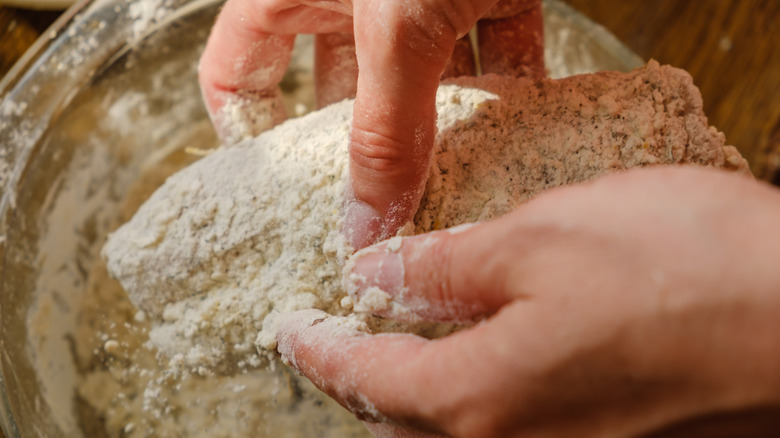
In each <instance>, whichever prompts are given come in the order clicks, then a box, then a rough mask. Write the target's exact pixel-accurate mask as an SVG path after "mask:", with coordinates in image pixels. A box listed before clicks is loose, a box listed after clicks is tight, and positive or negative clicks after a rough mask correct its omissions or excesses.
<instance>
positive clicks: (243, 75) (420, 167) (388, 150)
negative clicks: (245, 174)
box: [200, 0, 544, 248]
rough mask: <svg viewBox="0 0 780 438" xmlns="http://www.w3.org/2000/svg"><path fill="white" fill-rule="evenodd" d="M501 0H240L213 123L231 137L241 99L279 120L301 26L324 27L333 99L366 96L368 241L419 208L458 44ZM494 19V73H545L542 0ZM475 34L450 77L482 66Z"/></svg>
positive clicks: (503, 10)
mask: <svg viewBox="0 0 780 438" xmlns="http://www.w3.org/2000/svg"><path fill="white" fill-rule="evenodd" d="M495 3H496V0H457V1H444V0H432V1H423V0H398V1H385V0H353V1H350V0H340V1H336V0H319V1H309V0H229V1H228V2H227V3H226V4H225V7H224V9H223V10H222V12H221V13H220V15H219V18H218V19H217V22H216V24H215V25H214V29H213V30H212V34H211V36H210V38H209V41H208V44H207V46H206V50H205V52H204V53H203V57H202V59H201V63H200V83H201V88H202V91H203V94H204V97H205V100H206V104H207V106H208V108H209V112H210V114H211V116H212V120H213V121H214V122H215V125H216V127H217V130H218V131H219V132H220V133H221V136H222V137H223V138H224V137H229V136H230V135H232V134H231V133H229V132H228V130H227V129H226V126H225V124H226V121H225V120H224V119H225V117H226V113H230V112H233V109H234V108H235V107H238V108H240V109H241V111H238V112H239V113H241V112H243V113H246V112H249V113H250V120H248V123H249V124H250V125H260V124H263V123H265V124H266V125H270V124H273V123H277V122H278V121H279V117H277V116H275V115H274V114H277V112H276V111H277V110H279V109H280V108H281V104H280V103H279V102H278V100H277V98H278V91H277V87H276V85H277V84H278V83H279V82H280V80H281V79H282V76H283V74H284V71H285V69H286V68H287V64H288V62H289V59H290V51H291V50H292V45H293V41H294V37H295V34H297V33H317V34H322V36H321V37H320V38H319V39H318V42H317V45H316V47H317V54H318V57H317V58H318V66H317V67H316V68H315V70H316V71H317V76H318V78H317V82H318V85H320V86H321V87H320V89H319V90H318V96H319V97H320V100H321V102H323V103H328V102H332V101H336V100H341V99H343V98H346V97H351V95H354V94H355V93H356V94H357V97H356V101H355V111H354V117H353V123H352V134H351V143H350V146H349V147H350V176H351V194H350V199H348V200H347V206H346V211H345V214H346V220H345V224H346V225H345V232H346V234H347V237H348V238H349V240H350V242H351V243H352V245H353V246H354V247H355V248H362V247H364V246H366V245H368V244H371V243H373V242H375V241H377V240H380V239H382V238H384V237H388V236H390V235H392V234H394V233H395V232H396V230H397V229H398V228H399V227H400V226H402V225H403V224H404V223H406V222H407V221H408V220H409V219H411V216H412V215H413V214H414V211H415V210H416V208H417V205H418V204H419V201H420V197H421V196H422V191H423V186H424V184H425V180H426V178H427V175H428V169H429V165H430V157H431V148H432V145H433V138H434V134H435V120H436V108H435V97H436V89H437V88H438V84H439V80H440V77H441V76H442V72H443V71H444V70H445V66H446V65H447V63H448V60H450V56H451V55H452V54H453V51H454V50H455V47H456V41H457V40H458V39H459V38H462V37H463V36H464V35H466V34H467V32H468V31H469V30H470V29H471V27H472V26H473V25H474V24H475V23H476V22H477V20H478V19H479V18H480V17H483V16H484V15H485V14H486V13H487V12H488V10H489V8H490V7H491V6H493V4H495ZM489 18H490V20H487V21H484V22H483V24H481V25H480V27H479V30H480V32H479V34H480V40H481V41H482V44H481V47H480V49H481V56H482V67H483V72H500V73H505V74H506V73H514V74H533V75H544V65H543V60H542V55H543V50H542V16H541V1H540V0H502V2H501V3H499V4H498V5H496V8H495V9H494V10H493V11H492V12H491V15H490V16H489ZM353 33H354V36H355V38H354V42H355V50H354V51H353V50H352V49H351V44H352V38H351V37H349V34H353ZM338 34H341V36H338ZM345 35H346V36H345ZM464 41H465V40H461V42H460V43H458V44H457V47H460V49H459V50H457V51H456V53H457V55H456V60H455V61H454V62H451V64H450V68H449V73H448V74H451V75H457V74H460V73H473V66H469V65H468V64H469V63H470V62H471V59H470V57H471V52H470V50H468V49H467V50H465V51H464V50H463V44H464ZM466 44H467V43H466ZM353 54H356V60H357V63H355V59H354V56H355V55H353ZM357 64H360V77H359V78H358V80H357V83H356V84H355V77H356V76H357ZM255 106H259V107H258V108H255V110H254V113H253V112H252V109H251V108H254V107H255ZM225 108H228V110H226V109H225ZM263 118H265V119H268V120H265V121H264V120H261V119H263ZM252 130H256V129H252V128H250V129H249V131H252ZM255 134H256V132H255ZM241 135H243V134H241ZM229 141H230V140H229Z"/></svg>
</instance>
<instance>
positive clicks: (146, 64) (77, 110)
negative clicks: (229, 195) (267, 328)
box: [0, 0, 642, 437]
mask: <svg viewBox="0 0 780 438" xmlns="http://www.w3.org/2000/svg"><path fill="white" fill-rule="evenodd" d="M220 4H221V2H220V1H217V0H136V1H129V2H128V1H125V0H106V1H101V0H98V1H93V2H88V1H85V2H81V3H79V4H77V5H75V6H74V7H73V8H71V9H70V10H68V11H67V12H66V13H65V14H64V15H63V16H62V17H61V18H60V19H59V20H58V21H57V22H56V23H55V24H54V25H53V26H52V28H51V30H50V31H49V32H48V34H47V35H46V36H45V37H44V38H42V39H41V40H39V41H38V42H37V43H36V44H35V45H34V46H33V48H32V49H31V50H30V52H28V53H27V54H26V55H25V57H24V58H23V59H22V60H21V61H20V62H19V63H18V64H17V65H16V66H15V67H14V68H13V69H12V71H11V72H10V73H9V74H8V75H7V76H6V77H5V78H4V79H3V80H2V82H0V96H3V100H2V101H0V147H1V149H0V190H1V191H2V199H1V200H0V257H2V258H1V259H0V288H1V289H0V327H1V330H2V338H0V372H1V377H2V380H1V382H0V383H1V384H0V395H1V396H2V398H1V399H0V400H1V402H0V404H1V405H2V406H0V424H1V425H2V429H3V431H4V433H5V434H6V435H7V436H9V437H15V436H46V437H58V436H77V435H79V434H83V435H87V436H105V435H120V436H131V435H132V436H143V435H149V434H151V432H149V431H148V430H143V429H142V428H140V427H138V425H134V423H132V422H129V421H128V422H126V423H121V424H119V425H117V424H116V422H117V421H119V422H121V421H122V419H115V418H114V419H112V418H107V417H106V416H104V415H102V414H100V412H97V411H96V407H95V404H96V403H98V402H96V401H95V400H92V401H91V404H90V403H86V402H85V400H84V397H83V391H84V389H83V386H84V385H89V384H90V382H91V380H90V378H88V376H89V375H90V373H91V372H93V370H94V369H95V368H96V367H98V368H99V367H100V366H101V364H104V363H106V362H107V361H108V362H110V361H112V360H113V361H116V360H118V359H116V358H113V359H111V358H110V357H109V356H110V353H111V351H110V348H109V345H111V346H114V345H113V344H110V342H111V341H112V339H109V338H110V336H109V334H107V333H102V334H95V338H96V340H97V341H98V342H105V344H103V346H102V347H100V348H93V346H91V344H89V345H87V344H83V343H81V341H79V339H81V338H80V337H81V336H83V333H81V332H80V330H82V329H81V328H80V327H82V326H83V324H84V322H85V321H102V320H103V319H105V318H109V317H116V315H119V314H121V315H124V314H127V315H129V316H127V318H128V319H127V321H130V320H131V318H136V319H139V318H141V319H142V315H141V316H139V315H137V314H136V315H133V314H132V312H133V309H132V308H130V307H128V305H127V304H126V303H125V304H121V305H120V306H119V307H121V308H118V309H117V308H106V307H105V305H103V307H101V304H100V303H102V301H101V299H100V295H99V292H100V291H97V292H96V290H95V288H94V282H95V276H96V275H98V274H96V272H98V271H96V269H98V268H96V266H98V267H99V265H100V258H99V251H100V248H101V246H102V244H103V242H104V240H105V237H106V235H107V233H108V232H109V231H110V230H111V229H112V227H114V226H116V224H117V223H118V222H120V221H121V220H126V219H127V217H128V216H129V214H131V213H132V211H131V210H132V209H131V208H130V207H128V206H127V205H130V204H126V201H125V200H126V198H128V196H130V197H133V196H136V197H139V199H137V200H136V202H135V204H134V205H137V203H138V202H140V199H142V197H143V196H145V194H148V193H149V192H150V191H151V190H152V189H153V188H154V186H156V185H157V184H159V183H161V181H162V180H163V179H164V177H165V175H167V174H169V173H170V172H172V171H174V170H176V169H178V168H180V167H181V166H184V165H186V164H187V163H189V162H192V161H194V160H196V159H197V158H198V156H199V154H201V153H203V151H205V150H207V149H209V148H212V147H214V146H216V144H217V141H216V138H215V136H214V133H213V130H212V129H211V126H210V124H209V122H208V116H207V114H206V111H205V108H204V107H203V105H202V103H201V97H200V93H199V89H198V86H197V71H196V65H197V59H198V56H199V54H200V52H201V51H202V48H203V46H204V43H205V40H206V37H207V36H208V32H209V28H210V26H211V24H212V23H213V21H214V17H215V15H216V14H217V12H218V9H219V7H220ZM545 20H546V33H545V38H546V42H547V48H546V60H547V65H548V68H549V69H550V70H551V75H552V76H553V77H561V76H566V75H570V74H576V73H584V72H591V71H598V70H623V71H626V70H630V69H632V68H634V67H636V66H638V65H640V64H641V63H642V61H641V60H640V59H639V58H638V57H637V56H636V55H634V54H633V53H632V52H630V51H629V50H628V49H626V48H625V47H624V46H623V45H622V44H620V43H619V42H618V41H617V40H615V39H614V38H613V37H612V36H611V35H610V34H608V33H607V32H606V31H605V30H604V29H603V28H601V27H600V26H598V25H596V24H594V23H592V22H590V21H588V20H587V19H586V18H585V17H583V16H582V15H580V14H578V13H577V12H575V11H573V10H572V9H571V8H569V7H568V6H566V5H565V4H563V3H561V2H559V1H556V0H548V1H546V2H545ZM295 53H296V55H295V57H294V60H293V63H292V65H291V67H290V69H289V71H288V74H287V75H286V76H285V79H284V81H283V83H282V89H283V91H285V94H286V96H287V103H288V106H289V108H290V109H291V111H292V112H291V113H295V112H297V113H301V112H305V111H306V110H307V109H310V108H311V106H312V101H313V93H312V92H311V83H312V80H311V38H310V37H309V38H307V37H301V38H299V41H298V44H297V46H296V52H295ZM139 181H140V183H139ZM123 203H125V204H123ZM131 204H132V203H131ZM123 205H124V207H123ZM96 293H97V294H98V295H94V294H96ZM96 297H97V298H96ZM122 306H124V307H122ZM112 315H113V316H112ZM138 324H140V325H139V326H142V325H143V321H140V320H139V322H138ZM103 325H104V326H106V327H111V330H123V329H122V328H121V327H118V328H117V327H114V326H115V325H121V324H119V323H117V324H115V323H114V322H108V323H105V324H103ZM124 325H125V326H128V327H129V326H130V324H129V323H127V322H125V323H124ZM127 330H130V329H129V328H128V329H127ZM101 336H102V337H101ZM117 345H119V344H117ZM117 348H121V346H120V347H117ZM85 358H88V360H87V359H85ZM111 363H114V362H111ZM276 372H277V373H278V372H279V371H278V370H277V371H276ZM85 376H87V377H85ZM253 379H255V380H257V379H261V378H259V377H253ZM289 382H290V385H292V386H296V385H300V384H303V383H300V382H299V381H296V380H295V379H293V378H291V380H289ZM92 385H93V386H94V385H95V384H94V383H92ZM105 391H106V392H109V391H110V388H105ZM276 391H277V392H278V388H277V390H276ZM92 392H93V393H95V388H92ZM236 392H239V391H236ZM292 392H295V391H292ZM97 393H98V394H99V393H100V391H97ZM269 400H270V398H269ZM106 403H118V402H117V400H116V399H107V400H106ZM128 403H129V402H128ZM269 403H270V402H269ZM322 403H327V402H326V401H325V402H324V401H322V400H320V399H318V400H314V401H313V402H312V406H315V408H316V407H317V406H320V405H321V404H322ZM98 404H99V403H98ZM276 409H278V406H277V408H276ZM161 412H163V415H168V414H170V415H174V414H176V415H178V414H181V413H180V412H179V413H178V414H177V413H171V412H168V411H167V410H163V411H161ZM269 412H272V413H273V412H277V411H273V410H271V411H269ZM345 415H348V414H346V413H345ZM271 416H272V415H271ZM307 418H308V417H307ZM264 421H265V422H264V423H263V424H265V426H264V427H265V429H264V431H262V430H261V431H259V432H258V433H259V434H260V435H262V434H263V433H266V434H267V435H268V436H300V435H303V436H325V435H324V433H325V432H322V431H326V430H328V428H329V427H330V426H331V425H332V423H331V422H332V420H331V419H330V417H327V418H325V417H323V418H319V417H318V419H314V418H312V419H311V422H312V423H315V422H316V423H317V425H305V424H304V425H301V424H298V423H301V422H296V424H292V423H284V422H278V421H277V422H275V423H274V421H272V420H271V419H267V420H264ZM304 423H305V422H304ZM204 431H205V429H204ZM204 433H205V432H204ZM255 436H257V435H255Z"/></svg>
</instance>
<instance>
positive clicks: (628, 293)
mask: <svg viewBox="0 0 780 438" xmlns="http://www.w3.org/2000/svg"><path fill="white" fill-rule="evenodd" d="M778 221H780V193H778V191H777V190H776V189H770V188H768V187H766V186H763V185H761V184H759V183H756V182H753V181H751V180H749V179H746V178H742V177H737V176H733V175H728V174H726V173H722V172H717V171H712V170H706V169H696V168H654V169H646V170H633V171H629V172H625V173H622V174H618V175H613V176H608V177H604V178H602V179H600V180H597V181H596V182H594V183H587V184H581V185H577V186H571V187H567V188H560V189H555V190H553V191H550V192H548V193H546V194H542V195H540V196H539V197H538V198H536V199H534V200H532V201H530V202H529V203H527V204H525V205H523V206H521V207H519V208H518V209H517V210H516V211H515V212H514V213H511V214H509V215H506V216H504V217H501V218H499V219H496V220H493V221H490V222H486V223H484V224H479V225H475V226H472V227H470V228H466V229H461V230H459V231H456V232H450V231H440V232H435V233H431V234H427V235H420V236H415V237H409V238H404V239H403V240H402V241H401V242H398V241H396V242H394V243H392V244H391V243H382V244H380V245H378V246H377V247H372V248H368V249H367V250H364V252H361V253H358V254H357V255H356V257H357V260H356V262H355V263H354V264H353V265H352V267H351V268H350V269H351V271H350V272H348V273H347V275H348V278H350V279H351V280H350V281H351V282H352V283H353V284H352V287H351V288H350V289H351V291H352V295H353V296H352V298H353V300H354V301H355V302H357V303H359V302H360V300H361V299H362V298H363V294H364V292H365V291H367V290H368V289H369V288H378V289H381V290H383V291H385V292H386V293H387V294H388V295H389V296H390V297H391V301H392V302H393V303H394V304H395V306H387V307H386V309H385V310H384V311H383V310H382V309H381V308H379V309H377V313H379V314H381V315H384V316H387V317H395V318H403V319H410V318H422V319H428V320H438V321H452V320H456V321H460V320H467V319H474V320H479V319H481V318H486V319H484V321H483V322H479V323H477V324H476V325H475V326H474V327H472V328H470V329H467V330H463V331H460V332H458V333H455V334H453V335H450V336H448V337H446V338H442V339H439V340H433V341H428V340H425V339H422V338H419V337H416V336H413V335H404V334H381V335H370V334H367V333H365V332H364V331H361V330H354V329H351V328H345V327H343V326H340V323H339V319H338V318H337V317H330V316H328V315H326V314H322V313H316V312H317V311H308V312H309V313H307V314H293V315H292V316H288V317H287V318H288V319H287V320H286V321H284V322H283V323H282V324H281V325H280V327H281V331H280V334H279V337H278V345H279V347H278V349H279V352H280V353H281V354H282V356H283V358H285V359H287V360H288V361H289V362H290V363H291V364H292V365H293V366H294V367H295V368H297V369H298V370H300V371H301V372H302V373H303V374H304V375H306V376H308V377H309V378H310V379H311V380H312V381H313V382H314V383H315V384H316V385H317V386H318V387H320V388H321V389H323V390H324V391H325V392H327V393H328V394H330V395H331V396H332V397H334V398H335V399H336V400H338V401H339V402H340V403H341V404H342V405H344V406H346V407H347V408H348V409H350V410H352V411H353V412H355V413H356V414H357V415H358V416H359V417H360V418H362V419H364V420H366V421H369V422H373V423H377V422H379V423H383V424H386V425H384V426H374V427H375V428H380V429H381V431H380V432H381V434H388V436H403V434H402V433H401V432H398V431H401V430H403V429H401V427H403V428H405V429H413V430H419V431H427V432H434V433H443V434H447V435H451V436H456V437H474V436H481V437H505V436H605V435H609V436H638V435H643V436H644V435H645V434H649V433H653V432H655V431H658V430H659V429H662V428H664V427H666V426H668V425H670V424H674V423H678V422H680V421H684V420H686V419H690V418H694V417H699V416H703V415H710V414H718V413H724V412H727V413H730V412H733V411H736V412H739V411H741V410H750V409H754V408H759V407H763V406H775V407H776V406H778V402H779V401H780V381H778V378H777V376H778V375H780V356H778V355H777V351H780V336H778V333H780V320H778V318H777V314H778V313H779V312H780V293H778V285H779V284H780V278H779V277H780V275H779V274H778V271H777V269H776V263H777V260H778V259H780V243H779V242H778V238H777V232H776V230H777V223H778ZM399 309H401V310H399ZM745 418H747V419H748V420H749V421H748V422H746V423H744V424H738V423H739V421H737V423H735V424H737V426H738V427H746V429H735V430H746V431H753V433H754V434H756V433H758V435H751V436H768V435H767V434H766V433H767V430H768V431H770V432H772V431H773V432H777V429H776V427H777V425H776V422H774V420H773V419H774V418H777V411H772V412H771V413H770V414H769V416H768V417H766V418H763V417H756V416H752V417H745ZM762 418H763V419H764V420H766V421H765V422H761V420H762ZM732 419H736V420H739V419H740V417H738V416H737V417H732ZM751 421H753V423H751ZM755 421H758V423H755ZM387 424H389V425H387ZM737 426H735V427H737ZM756 431H759V432H756ZM396 432H398V434H396ZM688 432H689V433H684V434H683V435H680V436H692V435H691V433H694V432H696V430H690V431H688ZM762 433H763V435H762ZM393 434H395V435H393ZM737 434H740V433H739V432H737Z"/></svg>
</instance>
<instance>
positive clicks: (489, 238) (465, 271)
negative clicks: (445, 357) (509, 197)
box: [344, 221, 514, 322]
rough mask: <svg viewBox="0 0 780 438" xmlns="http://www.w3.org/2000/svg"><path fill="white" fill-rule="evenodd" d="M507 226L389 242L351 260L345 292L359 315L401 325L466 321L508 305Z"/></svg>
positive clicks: (502, 223) (496, 223) (474, 227)
mask: <svg viewBox="0 0 780 438" xmlns="http://www.w3.org/2000/svg"><path fill="white" fill-rule="evenodd" d="M510 232H511V229H510V226H509V222H507V221H493V222H490V223H487V224H477V225H462V226H461V227H456V228H453V229H449V230H444V231H436V232H433V233H428V234H423V235H419V236H413V237H394V238H392V239H390V240H388V241H385V242H382V243H380V244H377V245H375V246H372V247H368V248H365V249H363V250H361V251H359V252H357V253H355V255H353V256H352V258H350V260H349V261H348V263H347V266H346V267H345V271H344V281H345V288H346V290H347V292H348V293H349V295H350V297H351V298H352V300H353V303H354V309H355V310H356V311H359V312H370V313H373V314H376V315H379V316H383V317H388V318H392V319H396V320H402V321H417V320H421V319H422V320H427V321H449V322H465V321H468V320H473V319H475V318H479V317H483V316H487V315H490V314H492V313H494V312H496V311H497V310H498V309H500V308H501V307H502V306H503V305H505V304H507V303H508V302H509V301H511V300H512V299H513V298H514V296H513V293H512V292H511V291H510V290H508V288H507V284H508V282H507V280H506V279H507V276H508V275H510V271H511V269H510V263H509V262H510V261H511V260H513V258H512V257H507V254H506V248H507V245H506V244H505V241H506V240H507V238H506V236H507V234H509V233H510Z"/></svg>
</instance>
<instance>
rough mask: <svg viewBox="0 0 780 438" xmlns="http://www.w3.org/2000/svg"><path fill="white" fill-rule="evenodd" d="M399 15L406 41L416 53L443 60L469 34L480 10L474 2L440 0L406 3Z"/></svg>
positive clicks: (399, 25) (404, 41)
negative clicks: (414, 3)
mask: <svg viewBox="0 0 780 438" xmlns="http://www.w3.org/2000/svg"><path fill="white" fill-rule="evenodd" d="M399 16H400V20H399V23H398V27H399V28H400V31H401V32H402V34H403V35H404V38H403V39H402V41H403V43H404V44H407V45H408V46H409V48H410V49H411V51H412V52H413V53H416V54H418V55H420V56H422V57H424V58H426V59H430V60H434V61H441V62H444V61H446V60H447V58H449V56H450V53H451V52H452V50H453V47H454V45H455V40H457V39H458V38H459V37H461V36H463V35H465V34H466V33H468V31H469V29H470V28H471V26H473V24H474V22H476V19H477V12H476V11H475V8H474V7H473V5H472V4H471V2H463V1H457V0H438V1H435V2H429V3H425V4H422V5H420V4H417V5H414V6H408V5H407V6H403V7H402V9H401V10H400V13H399Z"/></svg>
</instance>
